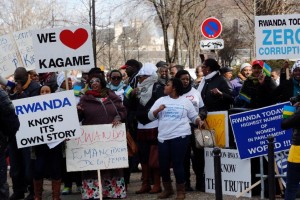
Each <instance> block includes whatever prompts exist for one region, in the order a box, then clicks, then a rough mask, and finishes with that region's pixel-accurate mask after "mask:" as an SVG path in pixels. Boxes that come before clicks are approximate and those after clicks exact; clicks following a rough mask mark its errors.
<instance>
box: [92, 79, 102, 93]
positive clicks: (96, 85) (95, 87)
mask: <svg viewBox="0 0 300 200" xmlns="http://www.w3.org/2000/svg"><path fill="white" fill-rule="evenodd" d="M89 84H90V87H91V89H92V90H94V91H100V90H101V88H102V87H101V83H100V79H99V78H92V79H91V80H90V82H89Z"/></svg>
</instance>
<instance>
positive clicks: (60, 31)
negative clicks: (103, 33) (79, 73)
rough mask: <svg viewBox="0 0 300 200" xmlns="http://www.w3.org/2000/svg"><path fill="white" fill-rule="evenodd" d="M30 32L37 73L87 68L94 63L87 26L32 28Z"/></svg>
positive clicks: (89, 32) (89, 31)
mask: <svg viewBox="0 0 300 200" xmlns="http://www.w3.org/2000/svg"><path fill="white" fill-rule="evenodd" d="M31 33H32V41H33V49H34V54H35V63H36V71H37V72H38V73H43V72H55V71H65V70H73V69H79V70H87V69H90V68H91V66H93V65H94V56H93V48H92V39H91V30H90V28H89V27H88V26H84V27H83V26H81V27H68V28H55V29H43V30H34V31H32V32H31Z"/></svg>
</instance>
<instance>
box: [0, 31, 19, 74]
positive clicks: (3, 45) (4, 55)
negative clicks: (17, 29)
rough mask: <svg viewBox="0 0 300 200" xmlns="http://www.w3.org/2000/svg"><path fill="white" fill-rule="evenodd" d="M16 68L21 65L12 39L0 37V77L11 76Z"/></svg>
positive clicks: (9, 36) (7, 36) (6, 36)
mask: <svg viewBox="0 0 300 200" xmlns="http://www.w3.org/2000/svg"><path fill="white" fill-rule="evenodd" d="M17 67H22V63H20V62H19V61H18V56H17V50H16V48H15V44H14V40H13V37H12V36H11V35H3V36H1V37H0V75H1V76H2V77H8V76H11V75H12V74H14V72H15V70H16V68H17Z"/></svg>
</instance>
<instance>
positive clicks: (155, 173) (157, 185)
mask: <svg viewBox="0 0 300 200" xmlns="http://www.w3.org/2000/svg"><path fill="white" fill-rule="evenodd" d="M152 172H153V182H154V184H153V187H152V189H151V190H150V192H149V193H150V194H156V193H160V192H161V186H160V174H159V169H158V168H153V170H152Z"/></svg>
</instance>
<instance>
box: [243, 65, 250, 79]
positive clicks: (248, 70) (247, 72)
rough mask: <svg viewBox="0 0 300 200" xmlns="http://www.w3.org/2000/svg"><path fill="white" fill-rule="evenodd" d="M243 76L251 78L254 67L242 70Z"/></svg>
mask: <svg viewBox="0 0 300 200" xmlns="http://www.w3.org/2000/svg"><path fill="white" fill-rule="evenodd" d="M241 73H242V75H243V76H244V77H246V78H247V77H249V76H251V74H252V67H250V66H249V67H245V68H244V69H243V70H242V72H241Z"/></svg>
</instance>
